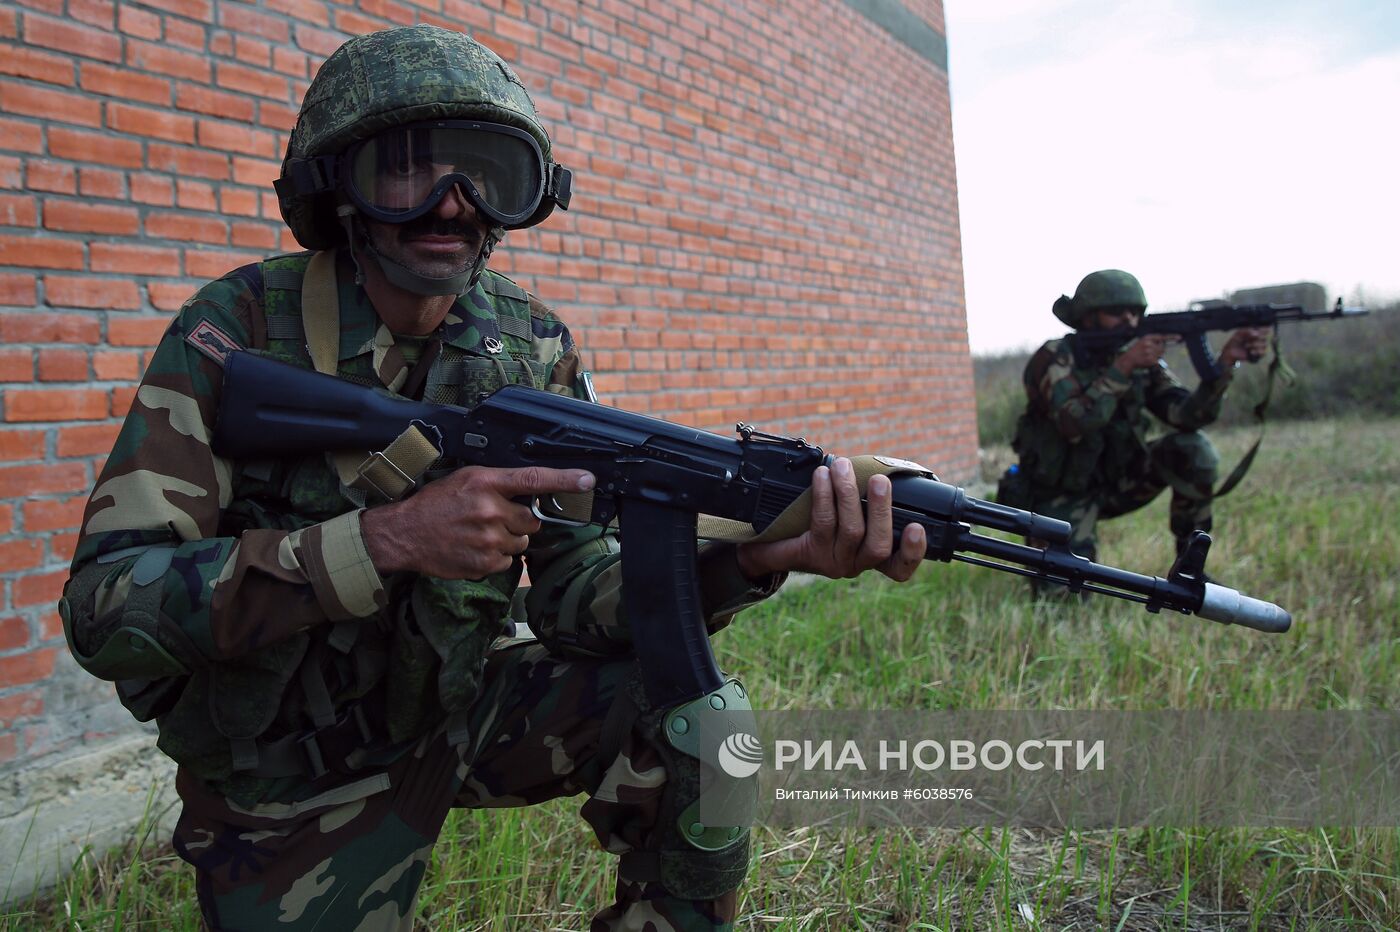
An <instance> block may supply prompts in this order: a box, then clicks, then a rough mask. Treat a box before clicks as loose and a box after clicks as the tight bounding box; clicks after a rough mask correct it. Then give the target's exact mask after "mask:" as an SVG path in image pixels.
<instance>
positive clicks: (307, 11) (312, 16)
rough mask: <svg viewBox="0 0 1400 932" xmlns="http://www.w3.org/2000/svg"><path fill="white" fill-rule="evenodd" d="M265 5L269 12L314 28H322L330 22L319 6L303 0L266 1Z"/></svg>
mask: <svg viewBox="0 0 1400 932" xmlns="http://www.w3.org/2000/svg"><path fill="white" fill-rule="evenodd" d="M266 3H267V8H268V9H269V10H276V11H277V12H279V13H285V14H287V15H288V16H290V17H292V18H294V19H299V20H303V21H304V22H308V23H311V24H313V25H316V26H324V25H326V24H327V23H329V22H330V18H329V17H328V16H327V15H326V11H325V9H324V8H323V7H322V5H321V4H314V3H306V2H305V0H266ZM298 28H300V27H298Z"/></svg>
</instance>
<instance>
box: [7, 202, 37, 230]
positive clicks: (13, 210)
mask: <svg viewBox="0 0 1400 932" xmlns="http://www.w3.org/2000/svg"><path fill="white" fill-rule="evenodd" d="M38 222H39V207H38V201H36V200H35V199H34V198H32V197H26V196H24V195H22V194H0V227H32V226H35V225H37V224H38Z"/></svg>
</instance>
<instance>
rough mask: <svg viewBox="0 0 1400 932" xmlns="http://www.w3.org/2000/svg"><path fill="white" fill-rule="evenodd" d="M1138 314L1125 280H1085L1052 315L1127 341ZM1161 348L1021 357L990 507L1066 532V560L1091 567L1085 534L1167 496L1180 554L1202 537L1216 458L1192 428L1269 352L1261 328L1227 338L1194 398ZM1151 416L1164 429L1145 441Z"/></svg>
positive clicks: (1047, 348)
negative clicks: (1006, 456)
mask: <svg viewBox="0 0 1400 932" xmlns="http://www.w3.org/2000/svg"><path fill="white" fill-rule="evenodd" d="M1146 309H1147V298H1146V297H1145V296H1144V294H1143V291H1142V285H1140V284H1139V283H1138V280H1137V279H1136V278H1134V277H1133V276H1132V275H1129V274H1128V273H1127V272H1123V271H1120V270H1118V269H1105V270H1103V271H1099V272H1091V273H1090V274H1089V275H1086V276H1085V277H1084V279H1083V280H1082V281H1081V282H1080V283H1079V287H1078V288H1076V289H1075V292H1074V297H1073V298H1070V297H1068V296H1067V295H1061V296H1060V297H1059V299H1058V300H1057V301H1056V302H1055V305H1054V313H1055V316H1056V317H1057V318H1059V319H1060V320H1061V321H1063V322H1064V323H1066V324H1068V325H1069V326H1070V327H1073V328H1074V329H1075V330H1076V331H1084V330H1114V329H1119V328H1122V329H1123V330H1125V331H1128V330H1131V329H1132V328H1134V327H1136V326H1137V325H1138V323H1139V321H1140V320H1141V318H1142V314H1143V312H1144V311H1146ZM1166 346H1167V340H1166V338H1165V337H1163V336H1161V335H1155V334H1154V335H1149V336H1144V337H1141V338H1139V339H1136V340H1133V341H1132V342H1130V343H1128V345H1127V346H1125V347H1123V348H1122V349H1121V350H1120V351H1117V352H1115V353H1113V354H1110V355H1106V356H1103V357H1100V358H1092V357H1090V358H1085V355H1086V354H1083V353H1079V354H1076V352H1075V346H1074V334H1070V335H1068V336H1066V337H1064V338H1062V339H1058V340H1051V341H1049V342H1048V343H1046V344H1045V345H1044V346H1042V347H1041V348H1040V349H1039V350H1037V351H1036V352H1035V354H1034V355H1032V356H1031V359H1030V361H1029V362H1028V363H1027V364H1026V370H1025V374H1024V382H1025V388H1026V396H1027V400H1028V403H1027V405H1026V412H1025V414H1023V415H1022V416H1021V419H1020V421H1019V422H1018V424H1017V426H1016V437H1015V440H1014V441H1013V442H1012V446H1013V448H1014V449H1015V450H1016V452H1017V454H1018V455H1019V457H1020V462H1019V463H1018V465H1017V466H1016V467H1013V470H1014V471H1013V472H1009V474H1008V475H1007V476H1004V477H1003V479H1002V481H1001V484H1000V486H999V488H998V493H997V498H998V501H1001V502H1003V503H1006V504H1009V505H1015V506H1017V507H1022V508H1029V509H1031V510H1033V511H1037V512H1040V513H1042V514H1046V515H1050V516H1052V517H1056V518H1061V519H1063V520H1065V521H1068V522H1069V523H1070V524H1071V526H1072V527H1073V534H1072V537H1071V549H1072V550H1073V551H1074V552H1075V553H1077V554H1080V555H1081V556H1085V557H1088V558H1089V559H1091V560H1096V559H1097V554H1098V547H1097V539H1096V535H1095V527H1096V524H1097V522H1098V520H1099V519H1100V518H1113V517H1117V516H1118V515H1121V514H1126V513H1127V512H1130V511H1133V510H1135V509H1138V508H1141V507H1142V506H1143V505H1146V504H1147V503H1148V502H1150V501H1152V500H1153V499H1154V498H1156V497H1157V495H1158V493H1160V492H1161V491H1162V489H1164V488H1166V487H1167V486H1171V489H1172V499H1171V532H1172V535H1173V536H1174V537H1175V538H1176V546H1177V552H1178V553H1180V551H1181V548H1182V547H1183V546H1184V544H1185V542H1186V540H1187V539H1188V538H1189V536H1190V534H1191V532H1192V531H1193V530H1197V529H1199V530H1204V531H1208V530H1210V527H1211V500H1212V496H1213V489H1214V486H1215V480H1216V473H1217V468H1218V466H1219V457H1218V455H1217V454H1216V451H1215V447H1214V446H1213V445H1212V444H1211V442H1210V440H1209V439H1208V438H1207V437H1206V436H1205V434H1203V433H1201V432H1200V428H1202V427H1204V426H1206V425H1207V424H1210V423H1211V422H1212V421H1214V420H1215V419H1216V418H1217V417H1218V416H1219V415H1220V403H1221V401H1222V399H1223V398H1224V397H1225V391H1226V389H1227V388H1228V387H1229V385H1230V381H1231V378H1232V375H1233V373H1234V370H1235V368H1236V367H1237V366H1238V365H1239V364H1240V363H1241V362H1243V361H1245V360H1249V361H1257V360H1258V359H1259V358H1260V357H1262V356H1263V354H1264V352H1265V351H1266V350H1267V348H1268V330H1267V329H1246V330H1236V331H1235V332H1234V333H1232V334H1231V335H1230V338H1229V339H1228V340H1227V341H1226V343H1225V346H1224V348H1223V349H1222V350H1221V351H1220V367H1221V370H1222V375H1221V377H1220V378H1218V379H1215V380H1212V381H1207V382H1202V383H1201V384H1200V385H1199V386H1197V388H1196V390H1195V391H1194V392H1191V391H1187V390H1186V389H1185V388H1183V387H1182V385H1181V383H1180V382H1178V381H1177V379H1176V377H1175V376H1174V375H1173V374H1172V372H1171V370H1170V369H1168V368H1167V364H1166V362H1165V361H1164V360H1163V359H1162V353H1163V352H1164V351H1165V349H1166ZM1148 412H1151V413H1152V414H1155V415H1156V416H1157V417H1158V418H1160V419H1161V420H1162V421H1164V422H1165V423H1166V424H1167V425H1168V426H1169V427H1171V428H1174V429H1173V430H1169V431H1167V433H1166V434H1164V435H1163V436H1161V437H1160V438H1158V439H1156V440H1152V441H1149V440H1148V439H1147V435H1148V431H1149V429H1150V427H1151V421H1150V419H1149V418H1148Z"/></svg>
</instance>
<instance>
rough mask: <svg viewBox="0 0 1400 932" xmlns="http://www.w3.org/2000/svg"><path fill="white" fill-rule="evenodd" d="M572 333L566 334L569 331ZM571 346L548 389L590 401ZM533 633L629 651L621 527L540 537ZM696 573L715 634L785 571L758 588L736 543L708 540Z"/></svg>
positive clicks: (560, 645)
mask: <svg viewBox="0 0 1400 932" xmlns="http://www.w3.org/2000/svg"><path fill="white" fill-rule="evenodd" d="M566 334H567V332H566ZM566 345H567V349H566V350H565V352H564V353H563V355H562V356H560V358H559V359H558V361H557V362H556V363H555V365H554V366H553V369H552V372H551V375H550V379H549V388H550V390H551V391H562V392H565V393H568V394H572V395H574V396H575V397H578V398H584V397H585V395H586V391H585V388H584V384H583V378H584V370H583V367H582V362H581V357H580V355H579V352H578V348H577V347H576V346H574V344H573V341H572V340H571V339H568V340H567V341H566ZM526 559H527V561H528V563H529V569H530V591H529V593H528V595H527V596H526V613H527V617H528V619H529V623H530V628H531V629H532V630H533V631H534V632H535V634H536V635H538V636H539V638H540V640H541V641H543V642H544V643H545V644H547V645H549V646H550V647H551V648H552V649H554V650H556V651H560V652H564V653H584V654H590V655H609V654H617V653H621V652H624V651H626V650H627V647H628V645H629V644H630V641H631V637H630V635H629V633H628V629H627V620H626V615H625V611H624V608H623V605H622V560H623V559H625V555H624V554H623V552H622V548H621V545H620V543H619V541H618V536H617V531H616V529H615V528H609V529H601V530H600V529H599V528H596V527H589V528H562V529H560V528H557V527H550V526H546V528H545V529H544V530H543V531H541V532H540V533H538V534H536V535H535V536H534V537H533V538H532V539H531V543H530V550H529V551H528V553H527V555H526ZM697 568H698V572H699V577H700V597H701V598H700V604H701V610H702V611H703V612H704V613H705V617H706V619H707V623H706V624H707V627H708V628H709V630H710V632H711V633H713V632H715V631H718V630H720V629H721V628H724V627H725V626H726V625H728V624H729V622H730V621H731V620H733V618H734V616H735V615H736V614H737V613H738V612H739V611H740V610H742V609H744V608H747V607H748V606H750V605H753V604H755V603H757V602H760V601H762V600H763V599H765V598H767V597H768V596H770V595H772V594H773V593H774V592H776V591H777V590H778V587H779V586H781V585H782V583H783V581H784V580H785V579H786V574H775V575H773V576H772V577H770V578H768V579H766V580H762V581H761V582H760V583H758V584H756V585H755V584H753V583H750V582H749V581H748V580H747V579H745V578H744V576H743V574H742V573H741V572H740V571H739V562H738V558H737V556H736V553H735V547H734V545H733V544H724V543H718V542H712V541H702V542H701V543H700V546H699V556H698V567H697Z"/></svg>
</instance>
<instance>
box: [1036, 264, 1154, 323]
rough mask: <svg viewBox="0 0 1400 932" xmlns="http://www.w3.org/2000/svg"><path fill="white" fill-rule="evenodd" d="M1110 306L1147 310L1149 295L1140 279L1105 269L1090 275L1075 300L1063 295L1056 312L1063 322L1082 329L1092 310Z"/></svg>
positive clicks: (1083, 281) (1057, 304)
mask: <svg viewBox="0 0 1400 932" xmlns="http://www.w3.org/2000/svg"><path fill="white" fill-rule="evenodd" d="M1109 307H1135V308H1137V309H1138V310H1139V311H1144V310H1146V309H1147V296H1146V295H1145V294H1144V293H1143V290H1142V285H1141V284H1140V283H1139V282H1138V280H1137V279H1136V278H1135V277H1134V276H1132V275H1129V274H1128V273H1127V272H1124V271H1122V270H1121V269H1102V270H1100V271H1098V272H1090V273H1089V274H1088V275H1085V276H1084V278H1083V279H1081V280H1080V282H1079V287H1078V288H1076V289H1074V297H1073V298H1071V297H1069V296H1068V295H1060V297H1059V299H1058V300H1057V301H1056V302H1055V306H1054V312H1055V316H1056V317H1058V318H1059V319H1060V320H1061V321H1062V322H1064V323H1065V324H1068V325H1069V326H1071V327H1075V328H1078V327H1079V326H1080V325H1081V324H1083V323H1084V317H1085V315H1086V314H1088V313H1089V312H1090V311H1096V310H1099V309H1101V308H1109Z"/></svg>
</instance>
